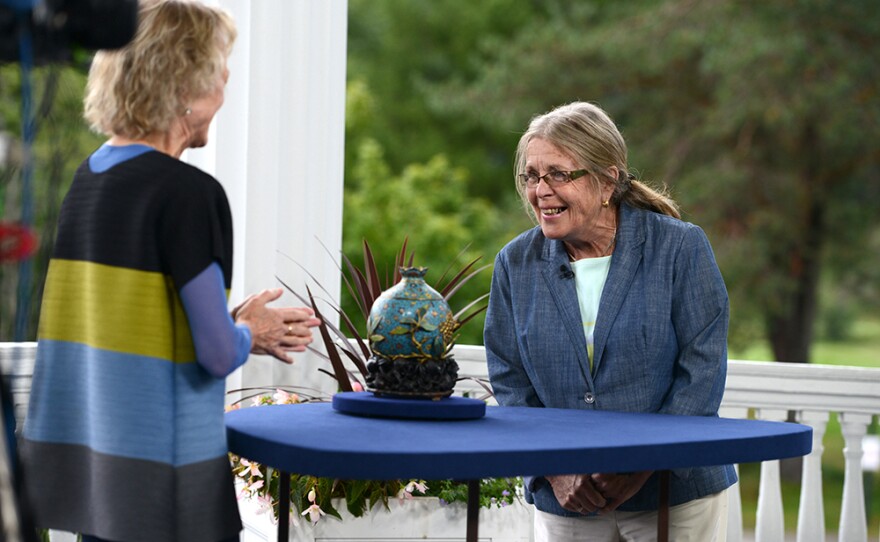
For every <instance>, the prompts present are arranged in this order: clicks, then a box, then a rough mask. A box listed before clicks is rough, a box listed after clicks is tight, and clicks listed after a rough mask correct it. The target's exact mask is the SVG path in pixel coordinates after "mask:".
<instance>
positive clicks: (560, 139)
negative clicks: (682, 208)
mask: <svg viewBox="0 0 880 542" xmlns="http://www.w3.org/2000/svg"><path fill="white" fill-rule="evenodd" d="M535 138H540V139H543V140H545V141H547V142H548V143H550V144H552V145H554V146H556V147H558V148H559V149H560V150H561V151H562V152H564V153H565V154H567V155H568V156H569V157H571V158H572V159H573V160H575V161H576V162H577V163H579V164H581V166H582V167H584V168H586V169H587V171H589V172H590V173H591V174H592V175H591V177H592V178H594V179H603V178H604V179H605V180H606V181H608V182H610V183H612V184H613V185H614V193H613V194H612V195H611V203H612V204H614V205H615V206H617V205H619V204H620V202H621V201H624V202H626V203H628V204H630V205H632V206H633V207H638V208H642V209H648V210H651V211H654V212H656V213H660V214H664V215H669V216H674V217H676V218H681V213H680V212H679V210H678V204H676V203H675V201H674V200H673V199H672V198H671V197H669V195H668V194H667V193H666V191H665V190H664V189H654V188H651V187H649V186H648V185H646V184H644V183H642V182H640V181H637V180H635V177H634V176H633V175H631V174H630V172H629V170H628V167H629V166H628V165H627V148H626V141H624V139H623V135H621V133H620V131H619V130H618V129H617V126H616V125H615V124H614V121H612V120H611V117H609V116H608V113H606V112H605V111H603V110H602V109H601V108H600V107H599V106H597V105H594V104H591V103H588V102H573V103H570V104H566V105H563V106H560V107H557V108H556V109H554V110H552V111H550V112H548V113H544V114H543V115H538V116H536V117H534V118H533V119H532V120H531V122H530V123H529V127H528V129H527V130H526V132H525V133H524V134H523V135H522V137H521V138H520V140H519V145H517V148H516V158H515V161H514V175H515V176H518V175H519V174H520V173H524V172H525V166H526V160H527V156H526V151H527V150H528V146H529V142H530V141H531V140H532V139H535ZM611 166H615V167H616V168H617V171H618V174H617V178H611V177H609V176H608V173H607V171H608V169H609V168H610V167H611ZM517 178H518V177H517ZM516 186H517V190H518V192H519V195H520V197H521V198H522V200H523V203H524V205H525V207H526V209H527V210H528V211H529V213H530V214H531V215H534V212H533V210H532V208H531V206H530V205H529V204H528V199H527V198H526V194H525V189H524V188H523V186H522V183H519V182H517V185H516ZM532 218H535V217H534V216H532Z"/></svg>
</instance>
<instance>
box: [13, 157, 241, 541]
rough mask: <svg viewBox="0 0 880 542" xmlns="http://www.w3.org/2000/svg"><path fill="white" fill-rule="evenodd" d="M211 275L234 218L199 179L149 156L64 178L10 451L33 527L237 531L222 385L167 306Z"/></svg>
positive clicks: (171, 537) (215, 186) (182, 533)
mask: <svg viewBox="0 0 880 542" xmlns="http://www.w3.org/2000/svg"><path fill="white" fill-rule="evenodd" d="M213 262H217V263H219V265H220V267H221V269H222V270H223V275H224V281H225V283H226V287H227V288H228V287H229V284H230V281H231V269H232V226H231V216H230V212H229V205H228V202H227V200H226V196H225V194H224V192H223V189H222V187H221V186H220V184H219V183H217V181H216V180H214V179H213V178H212V177H211V176H209V175H207V174H206V173H204V172H201V171H199V170H198V169H196V168H194V167H192V166H189V165H187V164H185V163H183V162H180V161H178V160H176V159H174V158H172V157H170V156H167V155H164V154H162V153H159V152H155V151H152V152H147V153H145V154H142V155H140V156H136V157H134V158H132V159H129V160H126V161H124V162H121V163H119V164H117V165H115V166H113V167H112V168H110V169H108V170H107V171H105V172H102V173H94V172H93V171H92V170H91V169H90V168H89V165H88V162H85V163H83V165H81V166H80V168H79V169H78V170H77V173H76V176H75V177H74V182H73V185H72V186H71V189H70V192H69V193H68V194H67V196H66V198H65V200H64V204H63V206H62V211H61V217H60V220H59V226H58V236H57V241H56V245H55V248H54V252H53V257H52V260H51V262H50V265H49V272H48V275H47V278H46V285H45V290H44V294H43V305H42V310H41V315H40V328H39V337H38V350H37V365H36V369H35V372H34V379H33V388H32V395H31V404H30V408H29V412H28V416H27V420H26V422H25V428H24V435H23V441H22V456H23V457H22V460H23V466H24V469H25V477H26V483H27V484H28V489H29V493H30V498H31V501H32V505H33V507H34V509H35V510H34V511H35V516H36V521H37V524H38V525H39V526H41V527H49V528H56V529H63V530H68V531H72V532H80V533H87V534H91V535H95V536H99V537H101V538H106V539H109V540H119V541H124V542H139V541H144V542H160V541H181V542H183V541H186V542H202V541H204V542H213V541H217V540H221V539H225V538H228V537H231V536H235V534H236V533H237V532H238V531H239V530H240V528H241V524H240V520H239V517H238V509H237V506H236V501H235V495H234V489H233V486H232V476H231V472H230V468H229V462H228V459H227V454H226V452H227V449H226V436H225V430H224V425H223V396H224V382H223V380H220V379H216V378H213V377H212V376H210V375H209V374H208V373H207V372H206V371H205V370H204V369H203V368H202V367H201V366H200V365H199V364H198V363H197V361H196V356H195V352H194V348H193V341H192V337H191V334H190V330H189V325H188V323H187V318H186V315H185V313H184V311H183V308H182V305H181V302H180V297H179V291H180V289H181V288H182V287H183V286H184V285H185V284H186V283H187V282H188V281H189V280H190V279H192V278H193V277H195V276H196V275H197V274H198V273H199V272H200V271H202V270H203V269H205V268H206V267H208V266H209V265H210V264H211V263H213Z"/></svg>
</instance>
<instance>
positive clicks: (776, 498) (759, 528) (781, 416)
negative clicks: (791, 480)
mask: <svg viewBox="0 0 880 542" xmlns="http://www.w3.org/2000/svg"><path fill="white" fill-rule="evenodd" d="M787 415H788V412H787V411H785V410H777V409H761V410H756V416H757V417H758V418H759V419H762V420H770V421H785V420H786V418H787ZM756 523H757V524H756V525H755V540H756V542H779V541H781V540H783V539H784V538H785V521H784V516H783V512H782V489H781V487H780V480H779V461H778V460H775V461H764V462H763V463H761V481H760V486H759V490H758V513H757V518H756Z"/></svg>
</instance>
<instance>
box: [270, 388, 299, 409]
mask: <svg viewBox="0 0 880 542" xmlns="http://www.w3.org/2000/svg"><path fill="white" fill-rule="evenodd" d="M272 398H273V399H274V400H275V404H276V405H293V404H296V403H299V396H298V395H297V394H295V393H287V392H286V391H284V390H280V389H277V388H276V389H275V395H273V396H272Z"/></svg>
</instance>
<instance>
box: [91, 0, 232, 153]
mask: <svg viewBox="0 0 880 542" xmlns="http://www.w3.org/2000/svg"><path fill="white" fill-rule="evenodd" d="M235 37H236V30H235V23H234V22H233V20H232V17H231V16H230V15H229V14H228V13H226V12H225V11H223V10H222V9H219V8H216V7H212V6H207V5H205V4H202V3H200V2H196V1H187V0H159V1H156V0H149V1H144V0H141V6H140V11H139V14H138V29H137V33H136V34H135V37H134V39H133V40H132V41H131V43H129V44H128V45H126V46H125V47H124V48H122V49H118V50H112V51H98V53H96V54H95V58H94V60H93V61H92V67H91V69H90V70H89V79H88V84H87V85H86V97H85V118H86V120H87V121H88V122H89V124H90V125H91V127H92V129H93V130H95V131H97V132H99V133H103V134H106V135H108V136H109V135H121V136H125V137H129V138H132V139H140V138H142V137H144V136H147V135H150V134H155V133H162V132H165V131H167V130H168V129H169V128H170V126H171V121H172V120H173V119H174V118H175V117H177V116H179V115H181V114H183V112H184V111H185V110H186V108H187V104H188V103H190V102H191V101H192V100H194V99H196V98H199V97H201V96H204V95H205V94H206V93H207V92H209V91H210V90H211V89H212V88H213V87H214V85H215V84H216V78H217V77H220V75H221V73H222V70H223V67H224V66H225V62H226V58H227V57H228V56H229V53H230V52H231V51H232V44H233V43H234V42H235Z"/></svg>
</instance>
